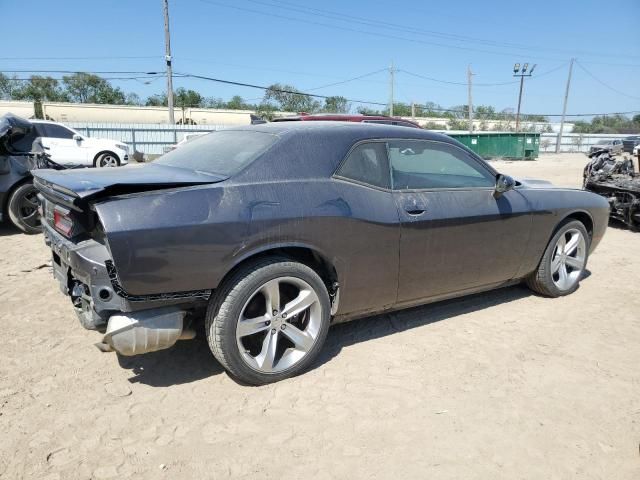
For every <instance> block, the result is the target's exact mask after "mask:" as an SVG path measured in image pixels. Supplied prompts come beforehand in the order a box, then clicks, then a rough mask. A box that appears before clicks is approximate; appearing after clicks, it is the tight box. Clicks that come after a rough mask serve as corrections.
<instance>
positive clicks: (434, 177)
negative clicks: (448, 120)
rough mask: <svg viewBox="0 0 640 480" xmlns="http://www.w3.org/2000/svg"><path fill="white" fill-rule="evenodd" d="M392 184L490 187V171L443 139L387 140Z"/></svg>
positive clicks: (401, 186)
mask: <svg viewBox="0 0 640 480" xmlns="http://www.w3.org/2000/svg"><path fill="white" fill-rule="evenodd" d="M389 161H390V162H391V171H392V176H393V188H394V189H396V190H411V189H423V188H474V187H493V186H494V185H495V179H494V178H493V176H492V175H491V173H490V172H489V171H487V170H485V169H484V168H482V166H481V165H479V164H478V163H477V162H476V161H475V160H474V159H473V158H471V157H470V156H469V155H467V154H466V153H465V152H464V151H463V150H461V149H459V148H457V147H455V146H453V145H448V144H446V143H440V142H430V141H423V140H395V141H390V142H389Z"/></svg>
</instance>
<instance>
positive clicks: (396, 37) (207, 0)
mask: <svg viewBox="0 0 640 480" xmlns="http://www.w3.org/2000/svg"><path fill="white" fill-rule="evenodd" d="M199 1H200V2H201V3H205V4H209V5H215V6H218V7H223V8H228V9H233V10H238V11H242V12H249V13H257V14H259V15H263V16H267V17H273V18H280V19H284V20H289V21H294V22H301V23H306V24H310V25H318V26H321V27H326V28H331V29H335V30H344V31H348V32H356V33H362V34H365V35H370V36H374V37H377V38H381V37H382V38H390V39H394V40H402V41H406V42H412V43H419V44H423V45H431V46H437V47H443V48H449V49H456V50H465V51H473V52H481V53H488V54H491V55H502V56H509V57H513V56H519V55H522V54H519V53H508V52H497V51H492V50H483V49H479V48H473V47H464V46H460V45H449V44H444V43H437V42H429V41H426V40H420V39H417V38H407V37H402V36H399V35H392V34H389V33H382V32H379V31H378V32H372V31H367V30H359V29H356V28H349V27H343V26H339V25H334V24H330V23H324V22H318V21H313V20H306V19H302V18H296V17H290V16H287V15H281V14H277V13H270V12H264V11H261V10H255V9H251V8H245V7H239V6H237V5H229V4H226V3H220V2H216V1H212V0H199ZM533 58H536V59H542V60H551V61H559V60H561V59H558V58H550V57H541V56H538V55H536V56H534V57H533Z"/></svg>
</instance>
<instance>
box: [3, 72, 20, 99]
mask: <svg viewBox="0 0 640 480" xmlns="http://www.w3.org/2000/svg"><path fill="white" fill-rule="evenodd" d="M19 88H20V81H19V80H16V78H15V77H13V78H10V77H7V76H6V75H3V74H2V73H0V99H2V100H12V99H13V98H14V97H15V94H16V92H17V91H18V90H19Z"/></svg>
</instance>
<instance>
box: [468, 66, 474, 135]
mask: <svg viewBox="0 0 640 480" xmlns="http://www.w3.org/2000/svg"><path fill="white" fill-rule="evenodd" d="M472 76H473V73H472V72H471V65H469V66H467V84H468V85H469V133H473V97H472V96H471V77H472Z"/></svg>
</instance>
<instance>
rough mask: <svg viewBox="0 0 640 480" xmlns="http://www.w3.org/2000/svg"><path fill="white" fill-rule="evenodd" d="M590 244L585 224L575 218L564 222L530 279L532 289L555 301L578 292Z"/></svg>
mask: <svg viewBox="0 0 640 480" xmlns="http://www.w3.org/2000/svg"><path fill="white" fill-rule="evenodd" d="M589 244H590V238H589V234H588V233H587V229H586V228H585V227H584V224H583V223H582V222H580V221H578V220H572V219H567V220H565V221H564V222H562V223H561V224H560V226H559V227H558V229H557V231H556V233H555V234H554V235H553V237H552V238H551V240H550V241H549V245H547V249H546V250H545V252H544V255H543V256H542V259H541V260H540V264H539V265H538V268H537V270H536V271H535V272H533V273H532V274H531V275H530V276H529V277H528V278H527V285H528V286H529V288H530V289H531V290H533V291H534V292H537V293H539V294H541V295H544V296H546V297H554V298H555V297H561V296H564V295H569V294H570V293H573V292H575V291H576V290H577V289H578V285H579V283H580V280H581V279H582V275H583V274H584V270H585V269H586V267H587V260H588V258H589Z"/></svg>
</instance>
